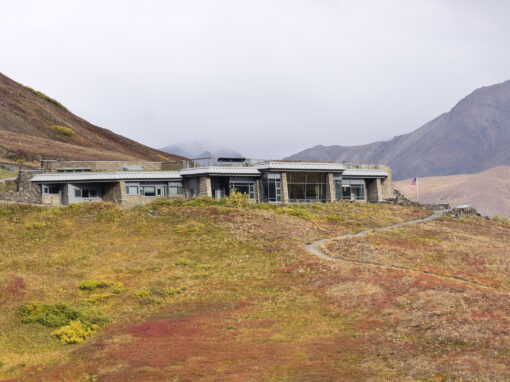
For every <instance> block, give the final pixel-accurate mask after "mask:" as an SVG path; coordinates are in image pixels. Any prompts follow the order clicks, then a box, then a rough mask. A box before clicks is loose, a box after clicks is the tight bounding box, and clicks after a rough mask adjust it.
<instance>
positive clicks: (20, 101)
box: [0, 73, 182, 161]
mask: <svg viewBox="0 0 510 382" xmlns="http://www.w3.org/2000/svg"><path fill="white" fill-rule="evenodd" d="M47 98H48V97H46V98H45V96H44V95H42V96H41V95H37V94H34V92H33V91H30V90H29V89H27V88H26V87H24V86H22V85H21V84H19V83H17V82H15V81H13V80H11V79H10V78H8V77H6V76H4V75H3V74H1V73H0V157H2V156H3V157H7V158H15V159H16V158H24V159H26V160H34V159H41V158H42V159H73V160H92V159H96V160H123V159H144V160H153V161H162V160H163V158H167V159H169V160H175V159H182V158H181V157H179V156H175V155H172V154H167V153H164V152H162V151H159V150H155V149H152V148H150V147H147V146H144V145H142V144H140V143H138V142H135V141H133V140H131V139H128V138H125V137H123V136H121V135H118V134H115V133H113V132H111V131H109V130H107V129H103V128H101V127H98V126H94V125H92V124H90V123H89V122H87V121H85V120H83V119H81V118H79V117H78V116H76V115H74V114H72V113H71V112H69V111H68V110H67V109H65V108H63V107H61V106H58V105H56V104H55V103H53V102H50V101H48V99H47ZM52 125H62V126H65V127H68V128H71V129H72V130H73V131H74V132H75V135H74V136H73V137H66V136H64V135H62V134H59V133H57V132H55V131H53V130H51V129H50V126H52Z"/></svg>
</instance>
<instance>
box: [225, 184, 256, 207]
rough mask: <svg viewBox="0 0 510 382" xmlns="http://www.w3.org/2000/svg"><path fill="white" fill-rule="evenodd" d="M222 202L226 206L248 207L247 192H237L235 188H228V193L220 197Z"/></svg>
mask: <svg viewBox="0 0 510 382" xmlns="http://www.w3.org/2000/svg"><path fill="white" fill-rule="evenodd" d="M222 203H223V204H225V205H226V206H228V207H248V206H249V205H250V201H249V197H248V194H242V193H240V192H237V190H236V189H235V188H233V189H231V190H230V194H229V195H228V196H227V197H225V198H223V199H222Z"/></svg>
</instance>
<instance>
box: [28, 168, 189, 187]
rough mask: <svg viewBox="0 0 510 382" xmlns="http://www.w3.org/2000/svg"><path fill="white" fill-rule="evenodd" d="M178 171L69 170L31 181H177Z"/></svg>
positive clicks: (40, 182) (37, 176) (179, 177)
mask: <svg viewBox="0 0 510 382" xmlns="http://www.w3.org/2000/svg"><path fill="white" fill-rule="evenodd" d="M181 179H182V177H181V175H180V174H179V172H178V171H137V172H127V171H122V172H74V173H73V172H69V173H45V174H37V175H36V176H34V177H33V178H32V179H30V181H31V182H33V183H37V184H45V183H111V182H120V181H161V182H171V181H179V180H181Z"/></svg>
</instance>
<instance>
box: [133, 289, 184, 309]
mask: <svg viewBox="0 0 510 382" xmlns="http://www.w3.org/2000/svg"><path fill="white" fill-rule="evenodd" d="M185 290H186V287H176V288H174V287H168V288H160V287H156V286H152V287H145V288H141V289H139V290H137V291H136V292H135V293H133V297H134V298H136V299H137V300H138V302H139V303H141V304H145V305H146V304H160V303H161V298H166V297H173V296H176V295H178V294H180V293H182V292H183V291H185ZM156 297H159V298H156Z"/></svg>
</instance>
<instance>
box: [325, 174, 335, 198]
mask: <svg viewBox="0 0 510 382" xmlns="http://www.w3.org/2000/svg"><path fill="white" fill-rule="evenodd" d="M335 200H336V193H335V179H334V177H333V173H332V172H328V173H327V174H326V202H334V201H335Z"/></svg>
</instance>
